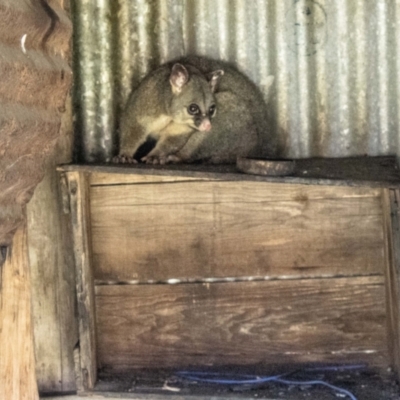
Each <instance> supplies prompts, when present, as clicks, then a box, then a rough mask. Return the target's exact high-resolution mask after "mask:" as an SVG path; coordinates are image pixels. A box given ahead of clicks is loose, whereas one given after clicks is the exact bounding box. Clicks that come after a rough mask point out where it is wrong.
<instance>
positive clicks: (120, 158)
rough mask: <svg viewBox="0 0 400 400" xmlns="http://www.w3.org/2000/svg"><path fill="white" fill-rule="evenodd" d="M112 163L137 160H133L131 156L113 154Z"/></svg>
mask: <svg viewBox="0 0 400 400" xmlns="http://www.w3.org/2000/svg"><path fill="white" fill-rule="evenodd" d="M112 161H113V163H116V164H137V163H138V162H137V160H135V159H134V158H133V157H129V156H125V155H123V154H121V155H119V156H115V157H113V159H112Z"/></svg>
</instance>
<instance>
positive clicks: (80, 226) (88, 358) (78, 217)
mask: <svg viewBox="0 0 400 400" xmlns="http://www.w3.org/2000/svg"><path fill="white" fill-rule="evenodd" d="M67 178H68V187H69V193H70V207H71V222H72V234H73V244H74V258H75V268H76V293H77V299H78V313H79V346H80V363H81V373H82V377H81V379H82V384H83V387H84V389H92V388H93V387H94V384H95V382H96V379H97V355H96V327H95V320H96V316H95V306H94V293H93V291H94V288H93V276H92V249H91V245H90V237H91V229H90V216H89V188H88V180H87V176H86V174H84V173H82V172H70V173H68V174H67Z"/></svg>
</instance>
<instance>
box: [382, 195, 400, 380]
mask: <svg viewBox="0 0 400 400" xmlns="http://www.w3.org/2000/svg"><path fill="white" fill-rule="evenodd" d="M382 198H383V209H384V229H385V241H386V243H385V260H386V268H385V283H386V303H387V307H386V308H387V315H388V317H387V319H388V345H389V354H390V356H391V363H392V365H393V367H394V368H395V370H396V372H397V375H398V377H399V378H400V308H399V301H400V248H399V246H400V222H399V210H400V208H399V200H400V193H399V191H397V190H396V191H395V190H384V191H383V197H382Z"/></svg>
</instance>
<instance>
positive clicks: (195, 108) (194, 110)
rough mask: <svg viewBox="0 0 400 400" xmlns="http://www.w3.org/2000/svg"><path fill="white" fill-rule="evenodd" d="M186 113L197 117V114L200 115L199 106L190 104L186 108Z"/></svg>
mask: <svg viewBox="0 0 400 400" xmlns="http://www.w3.org/2000/svg"><path fill="white" fill-rule="evenodd" d="M188 113H189V114H190V115H198V114H200V108H199V106H198V105H197V104H194V103H193V104H191V105H190V106H189V107H188Z"/></svg>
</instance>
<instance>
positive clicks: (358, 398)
mask: <svg viewBox="0 0 400 400" xmlns="http://www.w3.org/2000/svg"><path fill="white" fill-rule="evenodd" d="M186 373H187V372H186ZM278 373H282V371H279V372H278ZM201 374H204V372H202V373H201ZM270 375H271V374H270V373H269V374H268V376H270ZM265 376H266V375H265V374H258V375H255V376H252V375H248V374H247V372H246V376H244V373H243V372H241V373H240V374H239V373H237V371H235V372H232V371H227V370H224V372H223V373H221V372H220V371H218V372H215V371H214V372H212V373H211V374H210V375H208V373H207V375H201V376H197V378H201V379H217V378H218V379H227V380H235V381H237V379H243V380H247V379H249V378H251V377H253V378H254V377H256V378H257V377H258V379H261V378H262V377H265ZM282 379H283V380H287V381H297V382H305V381H314V382H315V381H323V382H326V383H327V384H329V385H334V386H337V387H338V388H340V389H341V391H339V390H335V389H334V388H331V387H327V386H323V385H322V384H301V385H297V384H284V383H280V382H263V383H256V384H216V383H206V382H200V381H196V380H192V379H187V378H184V377H183V376H182V375H180V374H179V373H175V372H171V371H157V372H155V371H152V372H148V371H147V372H135V373H132V374H130V375H129V376H128V375H126V376H124V377H121V376H119V377H118V379H115V378H112V376H110V375H107V374H101V375H100V379H99V383H98V385H97V388H96V389H97V390H99V391H111V392H113V391H115V392H129V393H137V394H157V395H166V397H167V398H168V395H169V394H171V395H176V396H179V395H181V396H183V397H186V396H190V395H199V396H205V397H208V396H212V397H214V398H215V396H216V397H218V396H221V397H222V398H225V399H226V398H229V399H234V398H241V399H243V398H245V399H250V398H258V399H271V400H272V399H273V400H278V399H284V400H303V399H307V400H333V399H344V400H347V399H349V400H400V388H399V385H398V384H397V382H396V380H395V378H394V375H393V373H392V372H391V371H390V370H388V371H377V370H372V369H366V368H363V367H360V368H357V369H354V370H352V369H334V370H323V369H309V370H307V369H302V370H297V371H293V372H291V373H290V374H288V375H285V376H284V377H282ZM347 392H349V394H348V393H347ZM352 396H353V397H352Z"/></svg>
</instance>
